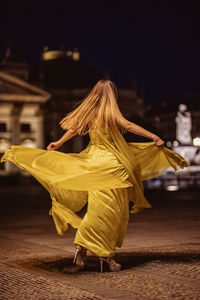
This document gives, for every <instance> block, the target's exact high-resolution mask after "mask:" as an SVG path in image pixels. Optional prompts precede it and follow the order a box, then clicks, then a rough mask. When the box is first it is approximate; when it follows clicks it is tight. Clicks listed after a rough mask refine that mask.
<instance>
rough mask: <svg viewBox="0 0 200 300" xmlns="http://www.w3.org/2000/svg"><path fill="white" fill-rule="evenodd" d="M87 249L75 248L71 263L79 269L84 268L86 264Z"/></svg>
mask: <svg viewBox="0 0 200 300" xmlns="http://www.w3.org/2000/svg"><path fill="white" fill-rule="evenodd" d="M86 254H87V249H85V248H83V247H82V248H76V250H75V254H74V259H73V263H76V265H78V266H80V267H85V266H86V264H87V256H86Z"/></svg>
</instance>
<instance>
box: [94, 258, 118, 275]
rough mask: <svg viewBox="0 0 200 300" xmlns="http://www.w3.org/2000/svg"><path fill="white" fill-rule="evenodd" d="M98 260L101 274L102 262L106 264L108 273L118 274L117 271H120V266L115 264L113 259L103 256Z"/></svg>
mask: <svg viewBox="0 0 200 300" xmlns="http://www.w3.org/2000/svg"><path fill="white" fill-rule="evenodd" d="M99 260H100V270H101V273H102V272H103V262H104V261H105V262H107V263H108V265H109V269H110V271H112V272H118V271H120V270H121V265H120V264H118V263H116V261H115V260H114V259H113V257H103V256H100V257H99Z"/></svg>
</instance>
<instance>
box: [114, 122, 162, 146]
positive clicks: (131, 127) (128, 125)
mask: <svg viewBox="0 0 200 300" xmlns="http://www.w3.org/2000/svg"><path fill="white" fill-rule="evenodd" d="M120 125H121V126H122V127H123V128H125V129H126V130H127V131H129V132H131V133H135V134H137V135H141V136H144V137H147V138H149V139H152V140H153V141H155V140H156V139H157V138H158V136H157V135H156V134H154V133H152V132H150V131H148V130H146V129H144V128H143V127H141V126H139V125H137V124H135V123H133V122H130V121H128V120H127V119H125V118H124V117H123V118H121V120H120Z"/></svg>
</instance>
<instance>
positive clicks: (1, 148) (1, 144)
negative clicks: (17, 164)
mask: <svg viewBox="0 0 200 300" xmlns="http://www.w3.org/2000/svg"><path fill="white" fill-rule="evenodd" d="M9 145H10V144H9V142H8V141H7V140H6V139H0V152H1V153H3V152H5V151H6V150H7V149H8V148H9Z"/></svg>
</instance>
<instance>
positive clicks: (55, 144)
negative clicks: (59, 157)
mask: <svg viewBox="0 0 200 300" xmlns="http://www.w3.org/2000/svg"><path fill="white" fill-rule="evenodd" d="M61 146H62V143H60V142H51V143H50V144H49V145H48V146H47V150H49V151H51V150H56V149H58V148H60V147H61Z"/></svg>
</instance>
